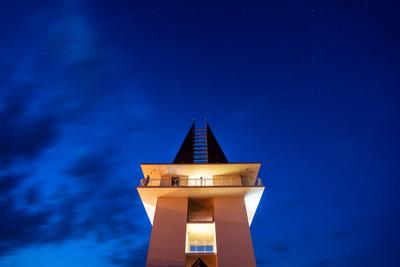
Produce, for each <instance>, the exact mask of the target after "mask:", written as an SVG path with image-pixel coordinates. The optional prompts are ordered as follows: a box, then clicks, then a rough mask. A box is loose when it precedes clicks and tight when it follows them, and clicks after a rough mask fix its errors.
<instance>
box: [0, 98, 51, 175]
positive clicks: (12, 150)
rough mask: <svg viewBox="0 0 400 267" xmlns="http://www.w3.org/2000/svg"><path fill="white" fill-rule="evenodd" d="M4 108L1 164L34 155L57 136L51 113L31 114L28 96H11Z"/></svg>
mask: <svg viewBox="0 0 400 267" xmlns="http://www.w3.org/2000/svg"><path fill="white" fill-rule="evenodd" d="M2 104H3V109H2V110H0V151H1V153H0V167H3V168H4V167H5V166H7V165H8V164H10V163H13V162H14V161H15V160H17V159H34V158H35V157H37V156H38V155H39V154H40V152H42V151H43V150H44V149H45V148H47V147H49V146H50V145H51V144H52V143H53V142H54V140H55V139H56V137H57V131H56V121H55V119H54V118H53V117H52V116H51V114H49V113H41V114H39V115H38V114H36V115H34V116H33V115H30V114H29V113H28V110H27V108H26V105H25V100H24V99H22V98H19V97H14V96H13V97H7V98H5V100H4V101H3V103H2Z"/></svg>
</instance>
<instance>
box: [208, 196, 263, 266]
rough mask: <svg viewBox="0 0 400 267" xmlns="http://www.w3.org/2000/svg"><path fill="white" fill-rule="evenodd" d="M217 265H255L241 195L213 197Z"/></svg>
mask: <svg viewBox="0 0 400 267" xmlns="http://www.w3.org/2000/svg"><path fill="white" fill-rule="evenodd" d="M214 220H215V232H216V239H217V262H218V267H255V266H256V259H255V256H254V251H253V244H252V241H251V233H250V228H249V223H248V220H247V214H246V208H245V204H244V199H243V197H221V198H214Z"/></svg>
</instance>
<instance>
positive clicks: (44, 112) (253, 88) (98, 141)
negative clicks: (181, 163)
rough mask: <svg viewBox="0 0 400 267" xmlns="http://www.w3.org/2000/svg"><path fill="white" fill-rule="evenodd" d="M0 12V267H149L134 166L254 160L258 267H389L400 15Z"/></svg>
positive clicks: (342, 5) (399, 99)
mask: <svg viewBox="0 0 400 267" xmlns="http://www.w3.org/2000/svg"><path fill="white" fill-rule="evenodd" d="M127 2H128V1H126V3H123V2H121V3H118V2H117V1H109V2H108V3H107V2H105V1H72V0H68V1H64V2H62V1H26V2H19V1H5V2H2V5H1V8H0V214H1V215H0V216H1V217H0V266H2V267H14V266H15V267H20V266H21V267H26V266H28V267H47V266H48V267H69V266H74V267H83V266H85V267H86V266H99V267H124V266H144V264H145V258H146V251H147V247H148V240H149V237H150V231H151V225H150V222H149V220H148V218H147V216H146V213H145V210H144V208H143V206H142V203H141V201H140V199H139V197H138V194H137V191H136V186H137V185H138V183H139V179H140V178H142V174H141V171H140V166H139V165H140V163H141V162H171V161H172V160H173V158H174V156H175V154H176V152H177V150H178V148H179V146H180V144H181V142H182V141H183V139H184V137H185V134H186V133H187V131H188V129H189V127H190V125H191V122H192V119H193V118H196V119H197V122H198V123H199V124H201V123H202V121H203V119H204V117H207V120H208V122H209V123H210V125H211V127H212V129H213V131H214V134H215V135H216V137H217V139H218V141H219V143H220V145H221V147H222V148H223V150H224V152H225V154H226V156H227V157H228V160H229V161H230V162H246V161H260V162H261V163H262V166H261V172H260V177H261V178H262V179H263V183H264V184H265V185H266V190H265V192H264V195H263V198H262V200H261V203H260V206H259V208H258V211H257V213H256V216H255V218H254V221H253V224H252V226H251V232H252V236H253V245H254V248H255V254H256V258H257V266H261V267H266V266H282V267H288V266H300V267H303V266H304V267H324V266H328V267H329V266H338V267H350V266H351V267H357V266H360V267H361V266H362V267H370V266H389V267H392V266H393V267H394V266H400V253H399V251H400V198H399V194H400V168H399V165H400V142H399V136H400V90H399V89H400V80H399V77H400V23H399V19H398V16H399V15H398V10H399V8H400V6H399V5H398V4H396V2H397V1H392V2H391V1H376V2H373V1H348V0H343V1H305V2H301V1H243V2H242V3H239V2H238V1H232V2H226V3H222V2H218V3H216V2H217V1H212V2H208V3H206V2H204V1H182V2H172V1H160V2H158V3H157V2H151V3H150V2H147V1H146V2H147V4H139V3H134V2H133V1H129V2H131V3H127Z"/></svg>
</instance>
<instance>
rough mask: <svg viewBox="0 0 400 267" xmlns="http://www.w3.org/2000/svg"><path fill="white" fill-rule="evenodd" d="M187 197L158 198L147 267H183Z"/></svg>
mask: <svg viewBox="0 0 400 267" xmlns="http://www.w3.org/2000/svg"><path fill="white" fill-rule="evenodd" d="M187 206H188V199H187V198H159V199H158V200H157V206H156V213H155V216H154V221H153V228H152V230H151V237H150V244H149V251H148V253H147V263H146V266H147V267H184V266H185V241H186V220H187Z"/></svg>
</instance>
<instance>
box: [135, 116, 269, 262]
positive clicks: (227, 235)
mask: <svg viewBox="0 0 400 267" xmlns="http://www.w3.org/2000/svg"><path fill="white" fill-rule="evenodd" d="M260 165H261V164H260V163H259V162H255V163H254V162H249V163H229V162H228V160H227V158H226V157H225V154H224V152H223V151H222V149H221V147H220V146H219V144H218V142H217V140H216V139H215V137H214V134H213V133H212V131H211V129H210V126H209V125H208V124H207V123H205V126H204V128H197V127H196V125H195V122H194V121H193V124H192V126H191V128H190V130H189V132H188V134H187V136H186V138H185V140H184V141H183V144H182V146H181V147H180V149H179V151H178V153H177V155H176V157H175V160H174V161H173V163H172V164H171V163H159V164H158V163H157V164H153V163H151V164H147V163H144V164H141V168H142V172H143V175H144V178H143V179H141V183H140V185H139V186H138V188H137V190H138V192H139V195H140V198H141V200H142V202H143V205H144V208H145V209H146V212H147V215H148V217H149V219H150V222H151V223H152V225H153V228H152V231H151V237H150V244H149V249H148V254H147V262H146V266H148V267H164V266H165V267H167V266H168V267H172V266H174V267H178V266H179V267H183V266H187V267H191V266H196V267H197V266H208V267H214V266H218V267H235V266H237V267H253V266H256V260H255V256H254V252H253V245H252V241H251V234H250V228H249V227H250V225H251V222H252V220H253V217H254V214H255V212H256V209H257V206H258V203H259V202H260V199H261V196H262V193H263V191H264V187H263V186H262V184H261V179H260V178H258V172H259V169H260Z"/></svg>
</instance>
